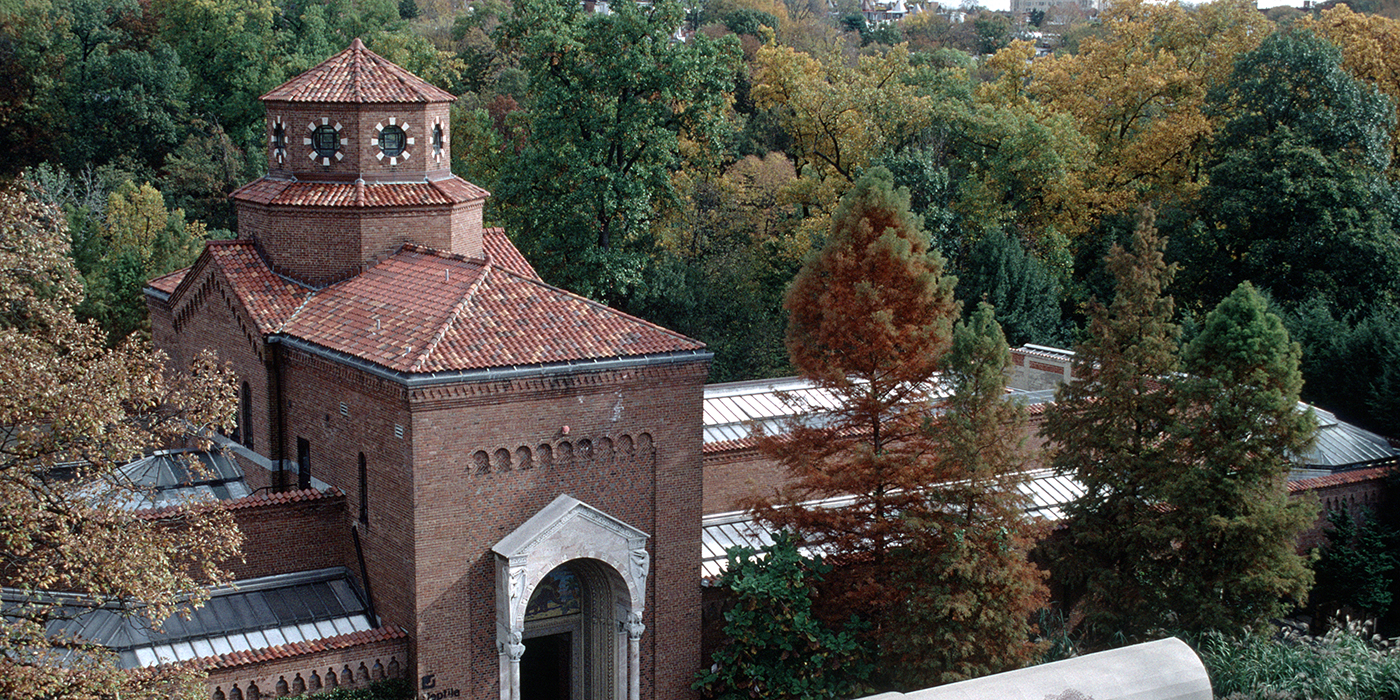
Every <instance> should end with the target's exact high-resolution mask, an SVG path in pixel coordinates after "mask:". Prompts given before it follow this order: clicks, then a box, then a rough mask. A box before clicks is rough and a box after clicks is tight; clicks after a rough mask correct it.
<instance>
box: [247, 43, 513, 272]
mask: <svg viewBox="0 0 1400 700" xmlns="http://www.w3.org/2000/svg"><path fill="white" fill-rule="evenodd" d="M454 100H455V98H454V97H453V96H452V94H451V93H449V92H447V91H445V90H442V89H440V88H437V87H434V86H433V85H431V84H429V83H428V82H427V81H424V80H423V79H421V78H419V77H418V76H416V75H413V74H412V73H410V72H408V71H407V70H405V69H403V68H402V67H400V66H397V65H395V64H394V63H392V62H390V61H389V60H387V59H385V58H384V57H383V56H380V55H378V54H376V53H374V52H373V51H370V50H369V49H367V48H365V45H364V43H363V42H361V41H360V40H359V39H355V40H354V41H353V42H351V43H350V46H349V48H347V49H345V50H344V51H341V52H340V53H338V54H336V55H334V56H332V57H330V58H328V59H326V60H325V61H324V62H322V63H321V64H320V65H318V66H316V67H315V68H312V69H311V70H309V71H306V72H305V73H302V74H301V75H298V76H297V77H295V78H292V79H291V80H288V81H287V82H285V83H283V84H282V85H280V86H278V87H277V88H275V89H273V90H272V91H270V92H268V93H267V94H265V95H263V96H262V101H263V104H264V105H265V106H266V107H267V159H268V174H267V176H266V177H263V178H260V179H259V180H257V181H255V182H252V183H249V184H248V185H245V186H244V187H242V188H240V189H239V190H238V191H236V192H234V194H233V199H234V202H235V205H236V207H237V209H238V237H239V238H248V239H253V240H254V241H255V242H256V243H257V248H258V250H259V251H260V252H261V253H262V254H263V256H264V257H265V258H267V260H268V262H269V263H270V264H271V265H272V266H273V268H274V269H276V270H277V271H278V272H279V273H282V274H284V275H286V276H289V277H292V278H294V279H297V280H299V281H302V282H306V283H308V284H311V285H317V286H319V285H325V284H330V283H333V282H335V281H337V280H340V279H344V278H346V277H348V276H349V275H353V274H355V272H357V271H358V270H360V269H362V268H363V267H364V266H365V265H367V264H371V263H373V262H374V261H375V260H376V259H378V258H380V257H382V256H384V255H385V254H388V253H390V252H392V251H394V250H396V249H397V248H398V247H399V246H400V245H402V244H404V243H413V244H417V245H422V246H426V247H429V248H434V249H437V250H442V251H446V252H451V253H457V254H460V255H465V256H468V257H473V258H479V257H481V256H482V255H483V246H482V230H483V228H482V227H483V224H482V209H483V206H484V204H485V201H486V197H487V196H488V195H489V193H487V192H486V191H485V190H483V189H481V188H480V187H477V186H475V185H473V184H471V183H469V182H466V181H465V180H462V179H461V178H458V177H455V176H453V175H452V170H451V138H452V137H451V132H450V123H449V109H450V108H451V106H452V102H453V101H454Z"/></svg>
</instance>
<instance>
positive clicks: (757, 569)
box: [695, 532, 874, 700]
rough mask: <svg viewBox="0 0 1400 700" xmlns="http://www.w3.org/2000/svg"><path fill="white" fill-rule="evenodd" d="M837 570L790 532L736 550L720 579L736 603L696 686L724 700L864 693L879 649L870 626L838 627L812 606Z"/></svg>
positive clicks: (837, 698) (838, 699)
mask: <svg viewBox="0 0 1400 700" xmlns="http://www.w3.org/2000/svg"><path fill="white" fill-rule="evenodd" d="M830 571H831V566H830V565H828V564H826V563H824V562H823V561H822V560H821V557H817V558H815V559H809V558H807V557H804V556H802V554H801V553H799V551H798V548H797V544H796V542H795V541H794V540H793V539H792V537H791V536H790V535H788V534H787V533H783V532H779V533H777V534H776V535H775V536H774V537H773V544H771V545H768V546H767V547H764V548H763V549H762V550H760V551H758V552H755V551H754V550H752V549H749V548H747V547H735V548H732V549H730V550H729V566H728V568H727V569H725V572H724V575H722V576H720V578H719V581H717V582H716V584H715V585H716V586H718V587H719V588H721V589H723V590H724V591H726V592H727V593H728V594H729V596H730V604H731V606H732V607H730V608H729V609H728V610H726V611H725V613H724V622H725V624H724V635H725V640H724V644H723V646H721V647H720V648H719V649H718V650H716V651H715V653H714V656H713V657H712V659H713V661H714V664H713V665H712V666H710V668H709V670H707V671H701V672H700V675H699V678H697V679H696V681H695V689H696V690H699V691H701V692H702V694H703V695H704V696H705V697H706V698H715V699H716V700H746V699H748V698H755V697H760V698H772V699H773V700H788V699H789V698H791V699H793V700H799V699H800V700H816V699H819V698H830V699H831V700H843V699H844V698H849V697H852V696H855V695H858V694H861V693H862V691H864V690H865V689H866V687H865V684H866V682H867V681H868V680H869V679H870V676H871V674H872V672H873V671H874V666H873V664H872V662H871V658H870V657H871V650H870V648H869V646H868V645H866V644H865V643H864V642H862V641H861V640H860V637H859V635H858V633H859V632H860V631H861V629H862V627H863V624H862V623H861V621H860V620H858V619H851V620H849V621H847V622H846V623H845V624H844V625H843V626H842V627H841V629H833V628H832V627H830V626H828V625H826V624H824V623H823V622H822V621H821V620H820V618H818V617H817V615H816V614H815V613H814V612H813V610H812V608H813V602H814V601H813V596H814V595H815V593H816V584H819V583H821V580H822V577H823V576H824V575H826V574H827V573H829V572H830Z"/></svg>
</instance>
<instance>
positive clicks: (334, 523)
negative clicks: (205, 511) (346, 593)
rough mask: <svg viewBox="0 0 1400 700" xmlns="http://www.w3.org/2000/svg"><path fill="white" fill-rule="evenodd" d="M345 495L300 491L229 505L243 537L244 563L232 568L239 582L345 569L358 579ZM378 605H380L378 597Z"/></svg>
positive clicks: (358, 571) (357, 565)
mask: <svg viewBox="0 0 1400 700" xmlns="http://www.w3.org/2000/svg"><path fill="white" fill-rule="evenodd" d="M345 501H346V499H345V496H344V494H337V493H329V494H322V493H320V492H318V491H302V492H292V493H278V494H266V495H258V496H252V497H249V498H243V499H239V500H236V501H230V502H229V503H228V507H229V508H230V509H231V510H232V512H233V516H234V520H235V521H236V522H237V523H238V529H239V530H240V531H242V533H243V561H242V562H231V563H230V564H229V566H228V568H229V570H230V571H231V572H232V573H233V575H234V578H235V579H240V580H241V579H249V578H257V577H259V576H273V575H276V574H289V573H294V572H297V571H312V570H315V569H325V568H328V567H332V566H344V567H346V568H348V569H350V571H351V572H352V573H353V574H354V575H355V577H356V578H359V575H360V569H359V564H358V562H357V560H356V558H355V551H354V546H353V545H352V544H351V540H350V533H349V530H348V528H349V525H348V524H347V523H346V518H345V507H346V506H345ZM375 602H378V600H377V599H376V601H375Z"/></svg>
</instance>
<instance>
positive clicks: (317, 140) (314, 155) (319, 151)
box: [302, 117, 346, 166]
mask: <svg viewBox="0 0 1400 700" xmlns="http://www.w3.org/2000/svg"><path fill="white" fill-rule="evenodd" d="M330 121H331V120H330V119H329V118H327V117H321V123H320V124H317V123H315V122H312V123H310V124H307V125H306V129H307V131H310V132H311V135H310V136H307V137H306V138H305V139H303V140H302V143H303V144H304V145H306V146H310V147H311V148H310V150H309V152H308V153H307V154H306V157H307V158H310V159H311V160H320V161H321V165H324V166H329V165H330V164H331V158H335V159H336V160H340V159H342V158H344V157H345V153H344V152H343V151H341V149H340V147H341V146H343V145H345V143H346V140H345V139H343V138H341V137H340V129H341V126H340V123H339V122H337V123H336V124H331V123H330Z"/></svg>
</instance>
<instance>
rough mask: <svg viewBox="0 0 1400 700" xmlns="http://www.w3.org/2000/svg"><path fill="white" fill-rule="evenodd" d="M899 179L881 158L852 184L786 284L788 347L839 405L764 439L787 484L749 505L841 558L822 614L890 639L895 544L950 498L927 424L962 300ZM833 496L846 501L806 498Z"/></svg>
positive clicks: (895, 595) (897, 560)
mask: <svg viewBox="0 0 1400 700" xmlns="http://www.w3.org/2000/svg"><path fill="white" fill-rule="evenodd" d="M891 180H892V177H891V175H890V173H889V171H887V170H885V169H883V168H876V169H873V170H872V171H871V172H870V173H868V174H867V175H866V176H865V177H863V178H861V179H860V180H859V181H858V182H857V183H856V186H855V187H854V188H853V189H852V191H851V192H850V193H848V194H847V196H846V197H844V198H843V199H842V202H841V204H840V206H839V207H838V208H837V211H836V213H835V214H834V216H833V217H832V223H831V231H830V234H829V236H828V237H827V240H826V244H825V245H824V246H823V247H822V249H821V250H820V251H817V252H815V253H814V254H813V255H811V256H810V257H809V258H808V260H807V262H806V264H804V265H803V267H802V271H801V272H799V273H798V275H797V276H796V277H795V278H794V279H793V281H792V285H791V286H790V287H789V288H788V292H787V296H786V298H785V299H784V306H785V308H786V309H787V310H788V313H789V314H790V319H789V323H788V331H787V333H788V335H787V346H788V354H789V356H790V357H791V359H792V364H793V367H794V368H795V369H796V370H797V371H798V372H799V373H800V374H801V375H802V376H803V377H804V378H806V379H808V380H809V381H811V382H812V383H813V384H815V385H816V386H817V387H820V388H821V389H823V390H824V391H825V392H827V393H828V394H829V395H830V396H831V397H832V405H831V406H830V407H829V408H827V409H826V410H824V411H823V412H822V413H820V414H819V419H817V420H816V421H814V422H803V421H794V422H793V424H791V425H790V426H788V431H787V433H786V434H785V435H782V436H768V437H765V438H764V439H762V440H761V441H760V446H761V449H762V450H763V451H764V453H765V454H766V455H767V456H768V457H769V458H771V459H773V460H774V461H776V462H777V463H778V464H780V465H782V467H783V468H784V469H785V471H786V473H787V475H788V478H789V483H788V485H787V486H786V487H785V488H784V489H783V491H782V492H781V493H779V494H777V495H776V496H775V497H773V498H771V499H768V500H765V501H761V502H757V503H754V504H752V505H754V507H755V508H756V510H757V513H758V515H759V516H760V517H761V518H762V519H763V520H764V521H766V522H768V523H769V524H771V525H773V526H774V527H776V528H779V529H787V530H791V531H792V532H794V533H795V534H796V535H797V536H798V537H799V539H800V541H801V542H802V543H805V544H810V545H817V546H820V547H822V548H823V549H822V551H824V552H827V553H829V556H830V559H831V561H832V563H834V564H835V565H836V566H837V568H836V570H835V571H833V572H832V574H831V576H830V578H829V583H828V585H827V586H826V590H827V591H828V592H829V594H828V595H826V596H824V606H823V607H824V611H825V612H826V613H829V614H830V615H832V616H835V617H837V618H840V617H845V616H848V615H850V614H851V613H856V614H859V615H860V616H861V617H862V618H864V619H867V620H869V621H870V622H871V623H872V624H873V625H874V629H873V630H872V632H873V634H874V635H875V638H876V639H877V640H880V643H881V644H882V646H886V645H887V643H888V639H887V636H888V634H889V633H890V632H889V630H890V629H891V625H890V621H891V615H892V614H894V611H895V610H897V609H898V601H899V600H900V599H901V596H902V595H903V592H902V591H901V589H900V587H899V586H898V585H897V584H896V583H895V577H894V574H895V572H896V571H897V570H898V569H900V568H901V567H902V566H904V565H905V562H904V561H903V560H902V558H901V557H899V556H898V555H897V550H898V549H899V548H900V547H901V546H903V545H906V544H908V543H909V542H910V541H911V540H912V538H914V537H915V536H916V532H915V531H916V530H918V529H920V528H921V526H920V525H919V524H918V523H919V522H920V521H921V520H924V519H928V520H934V519H936V518H937V516H938V510H939V509H940V507H941V505H942V504H940V503H937V502H934V501H931V500H930V499H929V498H927V497H926V489H928V488H929V486H930V485H931V484H933V483H934V482H935V481H937V480H939V478H940V477H942V476H943V475H944V472H943V471H941V470H940V468H939V462H938V460H937V459H936V456H937V447H936V446H935V444H934V443H933V441H932V440H931V438H930V437H929V434H928V432H927V431H926V430H925V425H926V422H927V421H928V420H929V418H930V415H931V411H932V410H933V409H932V402H931V399H932V394H931V392H932V391H933V389H934V387H933V385H932V382H933V381H934V378H935V374H936V373H937V371H938V370H939V369H940V368H941V367H942V366H943V359H944V355H945V354H946V353H947V351H948V347H949V344H950V342H951V340H952V325H953V320H954V319H955V318H956V316H957V308H958V305H957V302H956V301H954V299H953V293H952V287H953V282H954V280H953V279H952V278H950V277H948V276H946V275H944V274H943V259H942V257H940V256H939V255H938V254H937V253H936V252H931V251H929V250H928V243H927V236H925V234H924V233H923V231H922V230H920V226H919V223H920V222H919V220H918V218H917V217H915V216H914V215H912V214H910V213H909V195H908V192H907V191H903V190H899V191H896V190H895V189H894V188H893V185H892V182H891ZM834 497H844V498H848V499H849V502H848V503H846V504H843V506H842V507H840V508H830V507H825V506H822V505H813V504H812V502H813V501H817V500H820V499H827V498H834Z"/></svg>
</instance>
